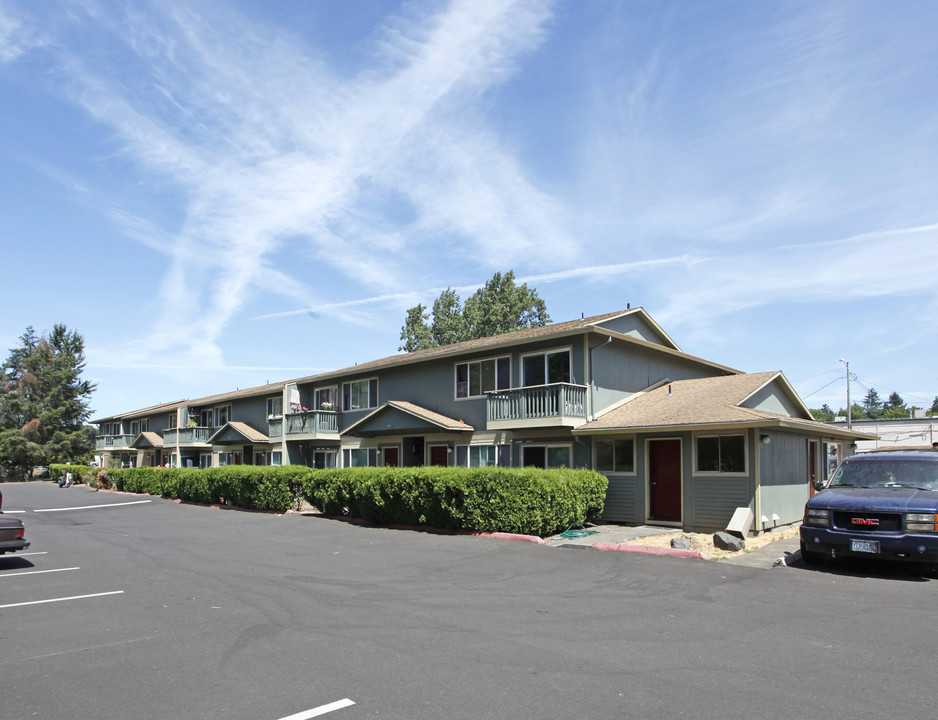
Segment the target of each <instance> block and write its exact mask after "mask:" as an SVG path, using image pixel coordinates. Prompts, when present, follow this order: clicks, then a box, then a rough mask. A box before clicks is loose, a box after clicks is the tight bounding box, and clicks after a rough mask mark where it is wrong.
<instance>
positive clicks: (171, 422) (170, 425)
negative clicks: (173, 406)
mask: <svg viewBox="0 0 938 720" xmlns="http://www.w3.org/2000/svg"><path fill="white" fill-rule="evenodd" d="M166 429H167V430H175V429H176V413H174V412H171V413H170V414H169V419H168V421H167V423H166Z"/></svg>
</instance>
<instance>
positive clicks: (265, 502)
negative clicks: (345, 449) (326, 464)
mask: <svg viewBox="0 0 938 720" xmlns="http://www.w3.org/2000/svg"><path fill="white" fill-rule="evenodd" d="M309 472H310V470H309V468H306V467H303V466H299V465H288V466H284V467H269V466H253V465H229V466H227V467H219V468H206V469H204V470H202V469H199V468H161V467H142V468H125V469H112V470H107V471H102V472H100V473H99V474H98V479H99V482H102V481H103V482H104V483H107V484H109V485H113V486H114V487H115V488H116V489H118V490H123V491H125V492H134V493H146V494H148V495H162V496H164V497H170V498H177V499H180V500H188V501H190V502H198V503H207V504H211V503H229V504H231V505H237V506H238V507H242V508H249V509H253V510H276V511H278V512H284V511H286V510H289V509H291V508H293V507H295V506H296V503H297V498H298V497H299V492H300V488H301V486H302V480H301V479H300V478H302V477H303V476H305V475H306V474H308V473H309Z"/></svg>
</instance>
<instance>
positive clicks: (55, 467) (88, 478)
mask: <svg viewBox="0 0 938 720" xmlns="http://www.w3.org/2000/svg"><path fill="white" fill-rule="evenodd" d="M95 470H96V468H93V467H91V466H90V465H65V464H64V463H53V464H52V465H50V466H49V479H50V480H53V481H55V482H58V481H59V480H60V479H61V478H63V477H65V473H67V472H70V473H71V474H72V482H73V483H84V484H85V485H90V486H91V487H94V485H95V482H94V477H95Z"/></svg>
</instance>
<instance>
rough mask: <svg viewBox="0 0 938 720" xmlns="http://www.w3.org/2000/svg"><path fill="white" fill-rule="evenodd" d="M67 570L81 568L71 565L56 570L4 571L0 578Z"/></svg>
mask: <svg viewBox="0 0 938 720" xmlns="http://www.w3.org/2000/svg"><path fill="white" fill-rule="evenodd" d="M66 570H81V568H80V567H71V568H56V569H55V570H27V571H26V572H18V573H2V574H0V578H5V577H15V576H17V575H42V573H50V572H65V571H66Z"/></svg>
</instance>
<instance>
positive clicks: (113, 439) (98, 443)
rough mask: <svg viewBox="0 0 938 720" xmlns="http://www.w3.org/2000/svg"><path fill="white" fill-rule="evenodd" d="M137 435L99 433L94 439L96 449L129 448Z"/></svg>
mask: <svg viewBox="0 0 938 720" xmlns="http://www.w3.org/2000/svg"><path fill="white" fill-rule="evenodd" d="M135 437H137V436H136V435H98V436H97V437H96V438H95V439H94V449H95V450H105V451H111V450H127V449H128V448H129V447H130V443H132V442H133V441H134V438H135Z"/></svg>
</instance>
